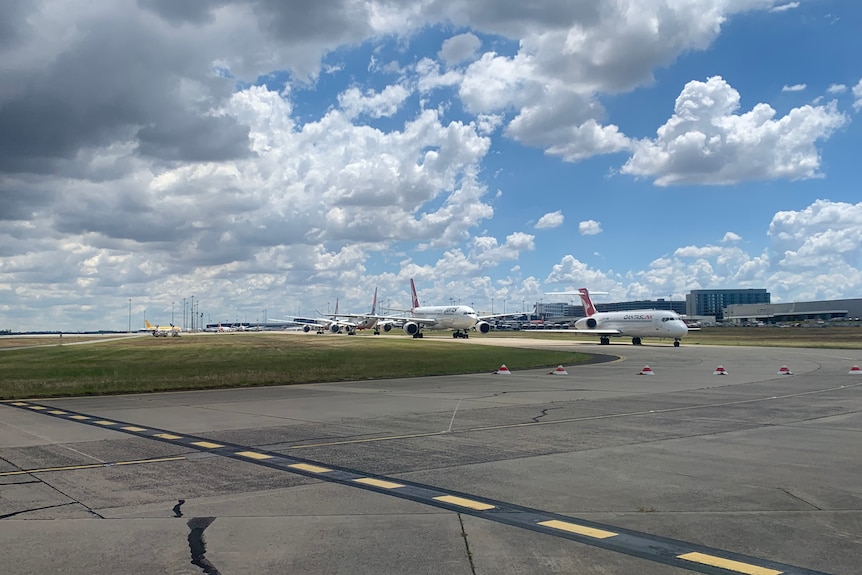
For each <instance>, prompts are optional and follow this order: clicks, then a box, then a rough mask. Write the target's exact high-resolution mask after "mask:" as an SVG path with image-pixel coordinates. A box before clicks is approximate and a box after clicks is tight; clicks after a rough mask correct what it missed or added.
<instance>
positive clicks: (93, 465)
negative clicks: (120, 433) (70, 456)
mask: <svg viewBox="0 0 862 575" xmlns="http://www.w3.org/2000/svg"><path fill="white" fill-rule="evenodd" d="M184 459H186V457H185V455H179V456H174V457H155V458H152V459H134V460H132V461H108V462H106V463H86V464H83V465H65V466H62V467H39V468H36V469H18V470H16V471H0V477H11V476H13V475H29V474H30V473H52V472H56V471H79V470H81V469H98V468H100V467H112V466H114V465H142V464H144V463H164V462H166V461H183V460H184Z"/></svg>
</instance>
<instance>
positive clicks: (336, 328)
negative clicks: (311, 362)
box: [302, 288, 395, 335]
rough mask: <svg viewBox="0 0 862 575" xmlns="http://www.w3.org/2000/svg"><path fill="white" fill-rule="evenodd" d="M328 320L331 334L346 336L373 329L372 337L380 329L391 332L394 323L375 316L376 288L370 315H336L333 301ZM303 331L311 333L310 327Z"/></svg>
mask: <svg viewBox="0 0 862 575" xmlns="http://www.w3.org/2000/svg"><path fill="white" fill-rule="evenodd" d="M329 318H331V320H333V321H334V323H332V324H330V326H329V330H330V331H331V332H333V333H341V332H342V331H344V332H345V333H346V334H347V335H356V331H357V330H360V331H361V330H363V329H373V330H374V335H380V329H381V328H382V329H383V331H385V332H389V331H391V330H392V327H393V325H394V324H395V322H394V321H393V320H391V319H388V318H387V317H386V316H379V315H377V288H374V299H373V300H372V301H371V313H370V314H361V313H359V314H356V313H338V300H336V301H335V313H334V314H330V315H329ZM339 318H349V319H355V320H357V321H344V320H341V319H339ZM302 329H303V331H305V332H309V331H311V327H310V326H304V327H303V328H302Z"/></svg>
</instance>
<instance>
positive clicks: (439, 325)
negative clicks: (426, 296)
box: [378, 278, 521, 338]
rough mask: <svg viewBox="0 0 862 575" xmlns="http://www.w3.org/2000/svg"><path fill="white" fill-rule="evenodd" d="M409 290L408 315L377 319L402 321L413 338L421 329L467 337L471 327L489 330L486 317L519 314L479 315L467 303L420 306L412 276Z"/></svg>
mask: <svg viewBox="0 0 862 575" xmlns="http://www.w3.org/2000/svg"><path fill="white" fill-rule="evenodd" d="M410 292H411V295H412V297H413V307H412V308H411V309H409V310H404V311H407V312H409V313H410V315H409V316H404V317H397V316H378V319H388V320H391V321H395V322H403V323H404V327H403V329H404V331H405V332H407V334H408V335H411V336H413V337H414V338H420V337H422V330H423V329H431V330H438V329H451V330H453V331H452V337H454V338H459V337H460V338H467V337H469V335H468V334H467V331H468V330H471V329H475V330H477V331H479V332H480V333H488V332H489V331H491V324H489V323H488V322H487V321H485V320H487V319H491V318H495V317H508V316H512V315H521V314H511V313H509V314H497V315H482V316H480V315H479V314H478V313H476V310H474V309H473V308H472V307H470V306H468V305H432V306H420V305H419V297H418V296H417V295H416V285H415V284H414V283H413V278H410Z"/></svg>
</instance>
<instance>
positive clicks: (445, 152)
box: [0, 0, 862, 331]
mask: <svg viewBox="0 0 862 575" xmlns="http://www.w3.org/2000/svg"><path fill="white" fill-rule="evenodd" d="M319 4H320V5H318V4H314V5H310V4H308V3H306V2H303V3H302V4H300V3H299V2H298V1H297V2H248V1H245V0H224V1H222V2H218V3H176V2H169V1H166V0H138V1H133V0H126V1H123V2H116V3H112V4H110V5H109V6H107V7H106V6H98V7H97V6H92V5H90V3H88V2H86V1H84V0H73V1H63V2H61V1H58V0H37V1H33V2H23V1H22V2H13V3H12V5H11V6H10V9H9V10H7V11H6V12H5V13H4V14H3V15H2V16H0V32H3V34H2V35H0V37H2V38H4V40H3V41H2V42H0V57H2V61H3V62H6V63H8V64H7V65H5V66H4V67H3V69H2V70H0V85H2V86H3V89H1V90H0V206H2V209H0V329H13V330H21V331H27V330H50V329H61V330H65V331H75V330H89V329H125V328H126V326H127V322H128V315H129V311H128V309H129V299H131V300H132V323H133V327H135V328H136V327H139V324H140V325H142V324H143V319H144V316H146V317H147V319H149V320H150V321H154V322H161V323H165V322H166V321H168V320H169V316H170V313H171V309H172V308H173V309H174V310H175V313H176V310H178V309H180V307H181V305H182V303H181V302H182V300H183V298H186V299H187V300H188V299H189V298H190V297H191V296H192V295H194V296H195V298H196V300H198V301H200V308H199V309H200V311H201V312H203V313H204V319H205V321H236V320H241V321H246V320H249V321H254V320H257V319H260V318H261V317H262V315H263V310H264V309H266V310H267V316H268V317H269V318H275V317H283V316H288V315H291V314H309V313H311V312H313V310H314V309H315V308H317V309H320V310H323V309H325V308H326V307H327V305H330V306H331V305H334V301H335V300H336V298H337V299H339V301H340V302H341V306H342V309H349V310H350V311H354V312H359V311H364V310H365V309H367V308H368V307H369V305H370V299H371V294H372V293H373V290H374V288H375V287H378V288H379V290H380V293H381V298H382V299H383V300H384V301H388V302H390V303H391V304H392V305H393V306H395V305H400V306H404V305H406V304H408V302H409V294H408V280H409V278H411V277H415V278H416V282H417V286H418V287H419V292H420V293H419V295H420V300H421V301H422V302H423V303H428V304H434V303H445V302H448V301H449V298H456V299H461V300H462V301H463V302H471V303H473V304H475V306H476V307H477V308H479V309H480V310H481V311H485V310H487V311H490V308H491V302H492V300H493V301H494V302H495V311H499V310H500V309H501V308H502V304H501V303H500V302H503V301H506V302H516V304H511V303H510V304H509V305H510V306H512V305H515V307H516V308H520V306H521V302H523V301H526V302H533V301H537V300H539V299H547V298H546V296H544V293H545V292H548V291H560V290H564V289H574V288H578V287H583V286H586V287H589V288H591V289H593V290H601V291H605V292H608V295H607V296H603V297H604V299H606V300H608V301H620V300H626V299H644V298H656V297H664V298H667V297H673V298H683V297H684V296H685V294H686V293H687V292H688V291H689V290H691V289H701V288H735V287H755V288H767V289H768V290H769V291H770V292H771V293H772V294H773V301H793V300H796V301H806V300H812V299H833V298H844V297H862V257H860V256H859V254H860V253H862V190H860V187H859V162H860V159H862V156H860V150H862V128H860V118H859V112H860V109H862V65H860V61H859V57H858V55H859V54H860V53H862V39H860V38H859V34H858V30H859V29H860V24H862V5H859V3H856V2H844V1H837V0H835V1H832V0H800V1H799V2H787V1H780V0H734V1H732V2H727V1H726V0H687V1H685V2H671V1H669V0H654V1H649V2H647V1H641V0H619V1H618V2H615V3H595V2H586V1H585V2H570V3H559V2H550V1H548V2H533V3H529V4H525V3H516V2H511V3H509V2H499V1H491V0H473V1H467V0H452V1H449V2H439V1H436V0H424V1H418V0H417V1H406V2H399V3H397V4H392V3H386V2H379V1H376V0H372V1H370V2H356V1H354V0H339V1H337V2H331V3H325V5H323V3H319ZM297 7H299V8H297Z"/></svg>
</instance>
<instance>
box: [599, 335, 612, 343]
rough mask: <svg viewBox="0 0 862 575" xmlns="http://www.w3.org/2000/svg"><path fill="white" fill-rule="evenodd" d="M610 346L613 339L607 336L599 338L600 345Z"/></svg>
mask: <svg viewBox="0 0 862 575" xmlns="http://www.w3.org/2000/svg"><path fill="white" fill-rule="evenodd" d="M610 344H611V338H609V337H605V336H602V337H600V338H599V345H610Z"/></svg>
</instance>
